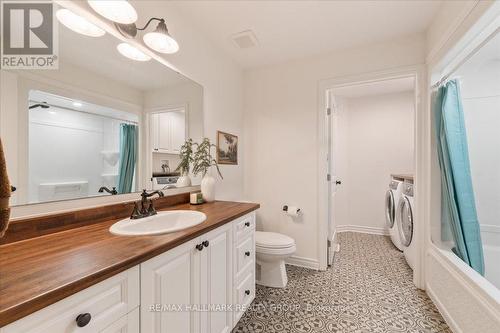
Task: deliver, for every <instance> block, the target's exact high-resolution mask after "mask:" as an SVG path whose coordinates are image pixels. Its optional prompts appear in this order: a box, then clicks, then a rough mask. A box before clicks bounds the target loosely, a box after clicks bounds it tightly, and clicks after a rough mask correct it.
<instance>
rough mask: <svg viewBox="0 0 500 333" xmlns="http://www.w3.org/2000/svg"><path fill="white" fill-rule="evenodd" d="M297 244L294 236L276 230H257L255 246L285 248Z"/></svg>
mask: <svg viewBox="0 0 500 333" xmlns="http://www.w3.org/2000/svg"><path fill="white" fill-rule="evenodd" d="M294 244H295V241H294V240H293V238H290V237H288V236H286V235H283V234H278V233H276V232H264V231H256V232H255V246H258V247H265V248H273V249H276V248H284V247H290V246H293V245H294Z"/></svg>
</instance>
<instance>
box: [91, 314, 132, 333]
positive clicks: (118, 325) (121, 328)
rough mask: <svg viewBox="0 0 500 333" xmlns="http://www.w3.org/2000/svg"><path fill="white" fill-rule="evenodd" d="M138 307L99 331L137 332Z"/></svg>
mask: <svg viewBox="0 0 500 333" xmlns="http://www.w3.org/2000/svg"><path fill="white" fill-rule="evenodd" d="M139 332H140V330H139V308H136V309H135V310H134V311H132V312H130V313H129V314H127V315H126V316H123V317H121V318H120V319H119V320H117V321H116V322H114V323H113V324H111V325H110V326H108V327H106V328H105V329H104V330H103V331H100V333H139Z"/></svg>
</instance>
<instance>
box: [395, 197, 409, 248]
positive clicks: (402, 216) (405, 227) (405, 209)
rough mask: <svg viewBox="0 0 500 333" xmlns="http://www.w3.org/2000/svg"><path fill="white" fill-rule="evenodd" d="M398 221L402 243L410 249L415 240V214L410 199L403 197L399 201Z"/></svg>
mask: <svg viewBox="0 0 500 333" xmlns="http://www.w3.org/2000/svg"><path fill="white" fill-rule="evenodd" d="M397 220H398V223H399V234H400V236H401V243H402V244H403V246H405V247H408V246H410V244H411V241H412V239H413V212H412V208H411V204H410V200H409V199H408V197H406V196H403V197H402V198H401V200H400V201H399V206H398V211H397Z"/></svg>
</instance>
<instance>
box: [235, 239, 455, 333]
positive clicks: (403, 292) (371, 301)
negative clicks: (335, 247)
mask: <svg viewBox="0 0 500 333" xmlns="http://www.w3.org/2000/svg"><path fill="white" fill-rule="evenodd" d="M339 237H340V252H339V253H338V254H337V256H336V257H335V262H334V265H333V267H332V268H329V269H328V270H327V271H325V272H317V271H314V270H310V269H305V268H299V267H294V266H287V271H288V279H289V281H288V285H287V287H286V288H285V289H274V288H267V287H260V286H258V288H257V295H256V298H255V300H254V302H253V303H252V307H251V308H250V309H248V310H247V311H246V313H245V315H244V316H243V318H242V319H241V320H240V322H239V323H238V325H237V326H236V328H235V329H234V330H233V333H240V332H249V333H254V332H266V333H282V332H287V333H289V332H290V333H292V332H293V333H296V332H297V333H299V332H300V333H302V332H307V333H312V332H342V333H348V332H383V333H388V332H436V333H437V332H439V333H451V330H450V329H449V328H448V326H447V325H446V323H445V321H444V320H443V318H442V317H441V315H440V314H439V312H438V310H437V309H436V307H435V306H434V304H433V303H432V301H431V300H430V299H429V297H427V295H426V293H425V292H423V291H420V290H418V289H417V288H415V287H414V285H413V283H412V271H411V270H410V268H409V267H408V266H407V265H406V262H405V259H404V256H403V254H402V253H401V252H399V251H398V250H397V249H396V248H395V247H394V246H393V245H392V243H391V241H390V239H389V238H388V237H384V236H374V235H368V234H360V233H350V232H349V233H341V234H340V235H339Z"/></svg>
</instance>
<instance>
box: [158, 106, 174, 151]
mask: <svg viewBox="0 0 500 333" xmlns="http://www.w3.org/2000/svg"><path fill="white" fill-rule="evenodd" d="M170 114H171V112H164V113H159V114H158V124H159V125H158V149H159V150H160V151H163V152H165V153H169V152H171V147H172V141H171V126H170V123H171V118H172V116H171V115H170Z"/></svg>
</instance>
